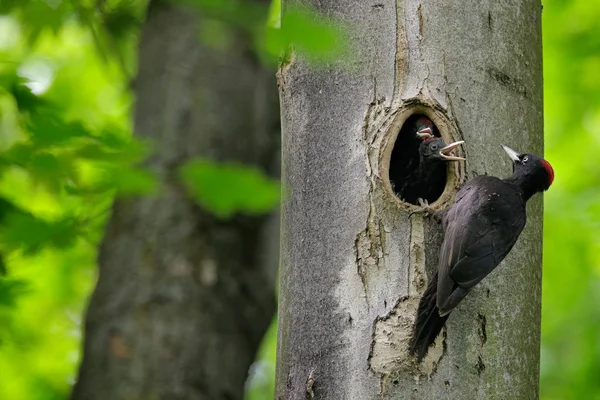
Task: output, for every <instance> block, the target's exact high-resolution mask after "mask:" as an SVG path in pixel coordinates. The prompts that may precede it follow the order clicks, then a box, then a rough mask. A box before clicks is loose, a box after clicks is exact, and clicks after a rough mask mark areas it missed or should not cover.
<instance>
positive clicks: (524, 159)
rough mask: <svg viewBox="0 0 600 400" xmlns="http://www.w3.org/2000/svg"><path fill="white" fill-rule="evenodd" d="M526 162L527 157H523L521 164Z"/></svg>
mask: <svg viewBox="0 0 600 400" xmlns="http://www.w3.org/2000/svg"><path fill="white" fill-rule="evenodd" d="M527 161H529V157H527V156H525V157H523V160H522V161H521V162H522V163H523V164H525V163H526V162H527Z"/></svg>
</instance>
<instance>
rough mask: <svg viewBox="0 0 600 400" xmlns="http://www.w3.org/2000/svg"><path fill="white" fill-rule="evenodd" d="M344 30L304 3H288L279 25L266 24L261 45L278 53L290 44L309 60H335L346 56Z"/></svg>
mask: <svg viewBox="0 0 600 400" xmlns="http://www.w3.org/2000/svg"><path fill="white" fill-rule="evenodd" d="M347 34H348V32H347V30H346V29H345V28H344V27H343V25H342V24H341V23H340V21H336V20H334V19H331V18H327V17H325V16H323V15H322V14H320V13H319V12H317V11H316V10H313V9H311V8H308V7H297V6H296V7H288V9H286V12H285V13H284V14H283V16H282V20H281V28H280V29H278V28H274V27H267V28H266V30H265V37H264V44H263V46H264V49H265V50H266V52H267V53H268V54H270V55H272V56H275V57H277V56H279V55H281V54H282V53H285V52H286V51H288V48H289V47H290V46H293V49H294V51H296V52H299V53H302V54H303V55H304V56H305V57H307V58H308V59H309V60H310V61H311V62H314V63H319V62H321V63H322V62H328V61H335V60H338V59H340V58H341V57H344V56H347V55H348V54H349V50H348V48H347V46H348V45H347V43H348V40H347V39H346V36H347Z"/></svg>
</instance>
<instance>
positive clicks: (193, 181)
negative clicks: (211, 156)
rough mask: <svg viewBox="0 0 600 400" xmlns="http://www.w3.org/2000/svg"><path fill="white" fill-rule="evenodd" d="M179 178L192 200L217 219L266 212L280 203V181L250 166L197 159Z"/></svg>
mask: <svg viewBox="0 0 600 400" xmlns="http://www.w3.org/2000/svg"><path fill="white" fill-rule="evenodd" d="M181 177H182V179H183V181H184V182H185V184H186V186H187V188H188V190H189V192H190V194H191V195H192V196H193V197H194V199H196V201H197V202H198V203H199V204H200V205H202V206H203V207H204V208H206V209H207V210H209V211H211V212H212V213H214V214H215V215H217V216H218V217H220V218H229V217H231V216H232V215H234V214H235V213H238V212H242V213H248V214H261V213H266V212H269V211H271V210H272V209H273V208H274V207H275V206H276V205H277V204H278V203H279V183H278V182H277V181H275V180H274V179H271V178H269V177H267V176H266V175H264V174H263V173H262V172H261V171H260V170H258V169H256V168H254V167H251V166H247V165H240V164H235V163H215V162H212V161H209V160H201V159H198V160H194V161H191V162H189V163H188V164H186V165H185V166H184V167H183V168H182V169H181Z"/></svg>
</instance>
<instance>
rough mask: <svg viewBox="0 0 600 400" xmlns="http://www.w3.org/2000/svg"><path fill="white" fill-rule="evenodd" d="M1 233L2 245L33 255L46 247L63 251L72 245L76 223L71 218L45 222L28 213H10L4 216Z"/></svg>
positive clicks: (75, 232) (76, 230) (76, 228)
mask: <svg viewBox="0 0 600 400" xmlns="http://www.w3.org/2000/svg"><path fill="white" fill-rule="evenodd" d="M2 231H3V232H2V233H3V235H2V244H3V245H5V246H7V247H8V248H11V249H21V250H23V252H24V253H25V254H33V253H36V252H37V251H39V250H41V249H42V248H44V247H48V246H52V247H56V248H59V249H64V248H67V247H70V246H71V245H73V244H74V243H75V241H76V239H77V232H78V221H77V219H75V218H73V217H65V218H62V219H59V220H56V221H46V220H43V219H41V218H38V217H36V216H34V215H33V214H30V213H12V214H8V215H7V216H6V218H5V223H4V224H3V230H2Z"/></svg>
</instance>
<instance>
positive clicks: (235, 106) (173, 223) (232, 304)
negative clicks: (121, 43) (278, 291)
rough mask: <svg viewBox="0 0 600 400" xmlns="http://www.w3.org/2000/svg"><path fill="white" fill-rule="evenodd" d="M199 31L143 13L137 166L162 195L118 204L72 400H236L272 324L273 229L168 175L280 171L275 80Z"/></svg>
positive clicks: (161, 12)
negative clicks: (196, 196)
mask: <svg viewBox="0 0 600 400" xmlns="http://www.w3.org/2000/svg"><path fill="white" fill-rule="evenodd" d="M265 12H266V8H265ZM205 23H206V20H205V19H202V18H200V17H199V16H198V15H197V13H196V12H195V11H194V10H192V9H189V8H186V7H182V6H176V5H172V4H169V3H164V2H162V3H158V4H155V3H153V4H152V5H151V6H150V10H149V13H148V19H147V21H146V23H145V26H144V27H143V32H142V37H141V45H140V52H139V74H138V77H137V79H136V83H135V86H136V95H137V103H136V117H135V130H136V132H138V133H139V134H140V135H141V136H142V137H144V138H146V139H149V140H150V142H151V143H152V144H153V146H154V149H155V150H156V152H155V154H154V155H153V156H152V157H151V158H150V159H149V160H148V162H147V165H148V166H149V168H151V169H152V170H153V171H154V172H155V173H156V174H157V176H158V177H159V179H160V181H161V185H162V188H161V191H160V192H159V194H158V195H157V196H156V197H153V198H140V199H135V200H119V201H117V202H116V203H115V205H114V209H113V215H112V218H111V220H110V222H109V223H108V227H107V230H106V234H105V238H104V241H103V243H102V246H101V249H100V254H99V268H100V270H99V278H98V283H97V287H96V289H95V291H94V293H93V295H92V298H91V302H90V305H89V309H88V312H87V320H86V329H85V345H84V354H83V361H82V364H81V368H80V372H79V379H78V381H77V383H76V385H75V387H74V390H73V394H72V398H73V399H78V400H84V399H85V400H88V399H98V400H107V399H115V400H117V399H144V400H146V399H185V400H192V399H227V400H231V399H242V398H243V393H244V383H245V380H246V378H247V373H248V368H249V366H250V364H251V363H252V362H253V360H254V356H255V353H256V350H257V348H258V346H259V344H260V341H261V339H262V337H263V334H264V332H265V331H266V329H267V328H268V325H269V323H270V321H271V320H272V317H273V313H274V311H275V288H274V283H275V277H276V271H277V265H278V241H277V237H278V217H277V216H276V215H274V216H272V217H270V218H267V217H243V216H238V217H235V218H233V219H232V220H228V221H223V220H219V219H217V218H216V217H214V216H213V215H211V214H210V213H209V212H206V211H203V210H202V209H200V208H199V207H198V206H196V205H195V204H194V202H193V201H192V200H191V198H190V196H188V194H187V193H186V192H185V190H184V188H183V186H182V185H181V183H180V180H179V178H178V176H177V173H178V169H179V167H180V166H182V165H183V164H184V163H185V162H186V161H188V160H189V159H190V158H192V157H198V156H202V157H207V158H210V159H213V160H217V161H238V162H242V163H247V164H253V165H257V166H260V167H262V168H263V170H268V171H270V173H271V175H272V176H277V175H278V171H279V157H278V154H279V143H280V141H279V112H278V104H277V102H278V99H277V91H276V86H275V74H274V71H271V70H269V69H268V68H265V67H263V66H261V65H260V64H259V62H258V60H257V59H256V58H255V57H254V56H253V51H252V42H251V40H249V39H248V36H247V34H246V33H244V32H241V31H238V30H236V29H234V28H232V27H229V26H227V25H222V28H223V29H224V31H222V32H220V34H222V35H225V37H227V38H228V40H227V41H226V43H225V44H226V47H215V43H213V42H211V39H210V38H208V39H207V40H201V39H202V38H201V37H200V35H199V33H198V32H199V28H200V29H201V28H202V26H203V24H205ZM249 195H252V194H251V193H249Z"/></svg>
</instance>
